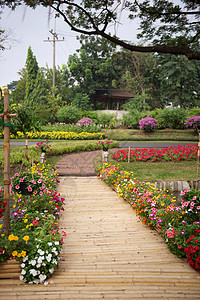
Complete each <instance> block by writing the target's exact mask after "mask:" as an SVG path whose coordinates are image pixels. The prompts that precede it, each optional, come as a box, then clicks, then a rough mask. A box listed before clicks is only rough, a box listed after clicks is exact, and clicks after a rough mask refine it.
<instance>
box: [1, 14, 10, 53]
mask: <svg viewBox="0 0 200 300" xmlns="http://www.w3.org/2000/svg"><path fill="white" fill-rule="evenodd" d="M1 14H2V12H1V11H0V19H1ZM12 35H13V32H12V30H11V29H4V28H2V27H1V26H0V51H3V50H8V49H10V48H11V44H12V42H13V38H12Z"/></svg>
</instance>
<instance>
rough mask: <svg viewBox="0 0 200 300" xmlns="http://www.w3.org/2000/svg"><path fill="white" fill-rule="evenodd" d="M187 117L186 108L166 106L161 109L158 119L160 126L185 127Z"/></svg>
mask: <svg viewBox="0 0 200 300" xmlns="http://www.w3.org/2000/svg"><path fill="white" fill-rule="evenodd" d="M186 117H187V113H186V110H184V109H182V108H166V109H163V110H161V112H160V114H159V116H158V118H157V120H158V123H159V124H160V128H172V129H183V128H184V122H185V120H186Z"/></svg>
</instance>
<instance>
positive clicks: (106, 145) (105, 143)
mask: <svg viewBox="0 0 200 300" xmlns="http://www.w3.org/2000/svg"><path fill="white" fill-rule="evenodd" d="M109 144H112V141H108V140H105V141H99V142H98V143H96V145H97V146H98V145H100V146H101V148H102V149H103V150H104V151H107V150H108V148H109Z"/></svg>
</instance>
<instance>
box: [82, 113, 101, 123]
mask: <svg viewBox="0 0 200 300" xmlns="http://www.w3.org/2000/svg"><path fill="white" fill-rule="evenodd" d="M81 114H82V117H84V118H89V119H92V121H93V122H94V124H98V113H97V112H96V111H92V110H83V111H82V112H81Z"/></svg>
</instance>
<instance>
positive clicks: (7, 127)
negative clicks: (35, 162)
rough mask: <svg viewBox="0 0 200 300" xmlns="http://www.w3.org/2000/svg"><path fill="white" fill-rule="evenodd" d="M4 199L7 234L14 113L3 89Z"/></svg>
mask: <svg viewBox="0 0 200 300" xmlns="http://www.w3.org/2000/svg"><path fill="white" fill-rule="evenodd" d="M1 116H2V117H4V181H3V184H4V200H5V201H6V202H7V205H6V207H5V216H4V230H5V233H6V234H7V235H8V234H9V230H10V117H15V116H16V114H10V113H9V91H8V90H5V91H4V112H3V114H1Z"/></svg>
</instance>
